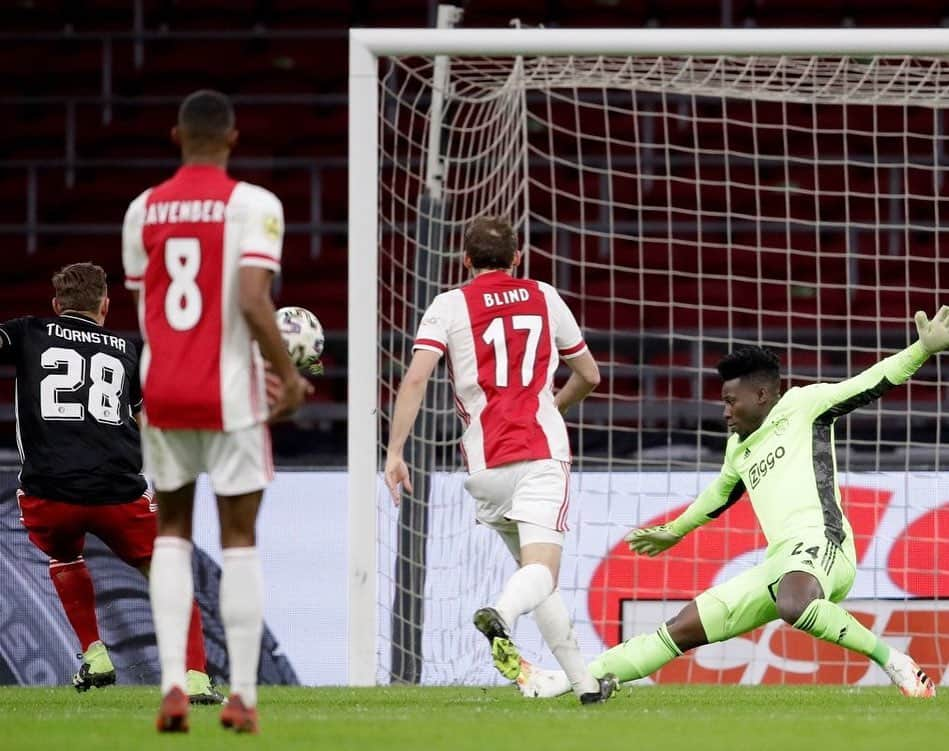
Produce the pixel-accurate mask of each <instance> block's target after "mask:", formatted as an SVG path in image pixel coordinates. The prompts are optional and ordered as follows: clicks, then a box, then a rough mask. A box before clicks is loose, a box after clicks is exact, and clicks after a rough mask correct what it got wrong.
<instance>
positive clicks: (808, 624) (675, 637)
mask: <svg viewBox="0 0 949 751" xmlns="http://www.w3.org/2000/svg"><path fill="white" fill-rule="evenodd" d="M916 328H917V330H918V331H919V340H918V341H917V342H915V343H914V344H912V345H910V346H909V347H907V348H906V349H904V350H903V351H902V352H898V353H896V354H895V355H892V356H890V357H887V358H886V359H884V360H882V361H880V362H878V363H877V364H876V365H873V366H872V367H870V368H868V369H867V370H865V371H864V372H862V373H860V374H859V375H857V376H855V377H853V378H850V379H848V380H846V381H842V382H840V383H818V384H814V385H811V386H805V387H801V388H792V389H790V390H789V391H788V392H787V393H785V394H783V395H782V394H781V390H780V373H779V361H778V358H777V355H775V354H774V353H773V352H770V351H768V350H766V349H762V348H761V347H743V348H741V349H738V350H736V351H734V352H732V353H731V354H729V355H727V356H726V357H724V358H723V359H722V361H721V362H720V363H719V364H718V366H717V369H718V372H719V375H721V377H722V380H723V384H722V401H723V402H724V403H725V409H724V417H725V421H726V422H727V424H728V428H729V430H730V432H731V433H732V435H731V436H730V437H729V439H728V443H727V445H726V448H725V460H724V463H723V465H722V470H721V473H720V474H719V476H718V477H717V478H716V479H715V481H714V482H712V484H711V485H709V486H708V487H707V488H706V489H705V490H704V491H703V492H702V493H701V494H700V495H699V497H698V498H696V499H695V501H694V502H693V503H692V504H691V505H690V506H689V507H688V508H687V509H686V510H685V511H684V512H683V513H682V514H681V515H680V516H678V517H677V518H675V519H673V520H672V521H670V522H669V523H667V524H662V525H659V526H655V527H646V528H643V529H634V530H633V531H631V532H630V533H629V534H628V535H627V536H626V538H625V539H626V541H627V542H628V543H629V547H630V549H631V550H633V551H635V552H637V553H640V554H644V555H648V556H655V555H659V554H660V553H662V552H663V551H665V550H668V549H669V548H671V547H672V546H674V545H675V544H676V543H678V542H679V540H681V539H682V538H683V537H684V536H685V535H687V534H688V533H689V532H691V531H692V530H694V529H696V528H697V527H700V526H701V525H703V524H707V523H708V522H710V521H712V520H713V519H716V518H718V516H720V515H721V514H722V513H723V512H724V511H725V510H726V509H728V508H729V506H731V505H732V504H733V503H735V502H736V501H737V500H738V499H739V498H740V497H741V495H742V494H743V493H744V492H745V491H746V490H747V491H748V494H749V496H750V498H751V504H752V506H753V507H754V511H755V515H756V516H757V518H758V523H759V524H760V525H761V529H762V531H763V532H764V535H765V538H766V539H767V541H768V549H767V554H766V557H765V560H764V561H763V562H762V563H761V564H759V565H757V566H755V567H754V568H752V569H749V570H748V571H746V572H744V573H742V574H739V575H738V576H736V577H735V578H733V579H731V580H729V581H726V582H724V583H722V584H720V585H718V586H715V587H712V588H711V589H709V590H707V591H706V592H703V593H702V594H700V595H699V596H698V597H696V598H695V599H694V600H693V601H692V602H690V603H689V604H688V605H686V606H685V607H684V608H683V609H682V611H681V612H679V614H678V615H676V616H675V617H674V618H672V619H671V620H669V621H668V622H667V623H664V624H663V625H662V626H660V627H659V629H658V631H656V632H654V633H651V634H641V635H639V636H636V637H633V638H632V639H629V640H628V641H626V642H623V643H622V644H619V645H617V646H615V647H613V648H612V649H610V650H608V651H606V652H604V653H603V654H601V655H600V656H599V657H597V658H596V659H595V660H594V661H593V663H592V664H591V665H590V670H591V672H592V674H593V676H594V677H596V678H600V677H602V676H604V675H606V674H607V673H612V674H614V675H616V676H617V678H618V680H619V681H620V682H624V681H631V680H635V679H637V678H643V677H645V676H647V675H650V674H652V673H654V672H655V671H657V670H659V668H661V667H662V666H663V665H665V664H666V663H668V662H670V661H671V660H674V659H675V658H676V657H678V656H679V655H681V654H682V653H684V652H687V651H688V650H690V649H695V648H696V647H700V646H702V645H704V644H710V643H713V642H720V641H725V640H726V639H730V638H732V637H733V636H738V635H740V634H744V633H746V632H748V631H751V630H752V629H755V628H757V627H759V626H762V625H764V624H766V623H768V622H770V621H773V620H776V619H778V618H780V619H781V620H783V621H785V622H787V623H789V624H790V625H792V626H793V627H794V628H796V629H799V630H800V631H804V632H806V633H808V634H810V635H811V636H813V637H815V638H817V639H822V640H824V641H828V642H831V643H833V644H839V645H840V646H841V647H845V648H846V649H850V650H852V651H854V652H859V653H860V654H863V655H866V656H867V657H869V658H870V659H871V660H873V661H874V662H875V663H876V664H877V665H879V666H880V667H881V668H882V669H883V670H884V671H885V672H886V674H887V675H888V676H889V677H890V680H892V681H893V683H894V684H895V685H896V686H897V687H898V688H899V689H900V691H902V692H903V694H904V695H905V696H912V697H927V698H928V697H933V696H935V694H936V689H935V686H934V685H933V682H932V680H930V678H929V677H928V676H927V675H926V674H925V673H924V672H923V671H922V670H921V669H920V667H919V665H917V664H916V663H915V662H914V661H913V660H912V659H911V658H910V657H909V656H908V655H905V654H903V653H901V652H899V651H897V650H896V649H894V648H893V647H891V646H889V645H887V644H885V643H884V642H883V641H881V640H880V639H879V638H877V636H876V635H874V634H873V633H872V632H871V631H869V630H868V629H867V628H866V627H864V626H863V625H862V624H860V623H859V622H858V621H857V620H855V619H854V618H853V617H852V616H851V615H850V614H849V613H848V612H847V611H846V610H844V609H843V608H841V607H840V606H839V605H838V604H837V603H838V602H840V601H841V600H843V599H844V598H845V597H846V596H847V593H848V592H849V591H850V588H851V586H852V585H853V581H854V576H855V575H856V555H855V551H854V544H853V532H852V530H851V528H850V523H849V522H848V521H847V519H846V517H844V515H843V512H842V511H841V505H840V490H839V488H838V486H837V461H836V457H835V455H834V428H833V425H834V421H835V420H836V419H837V418H838V417H840V416H841V415H845V414H847V413H848V412H851V411H852V410H854V409H857V408H858V407H862V406H864V405H866V404H868V403H869V402H871V401H872V400H874V399H877V398H879V397H880V396H882V395H883V394H884V393H886V392H887V391H888V390H889V389H891V388H892V387H894V386H896V385H898V384H901V383H904V382H905V381H907V380H908V379H909V378H910V376H912V375H913V373H915V372H916V371H917V370H918V369H919V367H920V366H921V365H922V364H923V363H924V362H925V361H926V359H927V358H928V357H929V356H930V355H932V354H935V353H937V352H941V351H943V350H946V349H949V306H942V308H940V310H939V312H938V313H937V314H936V315H935V317H934V319H933V320H932V321H930V320H929V319H928V318H927V317H926V314H925V313H923V312H918V313H916ZM561 676H562V674H561V673H560V671H551V670H542V669H539V668H537V667H535V666H532V665H530V664H529V663H527V662H526V661H525V662H523V663H522V670H521V675H520V676H519V677H518V679H517V683H518V686H519V688H520V690H521V692H522V693H523V694H524V695H525V696H531V697H549V696H556V695H558V694H560V693H563V692H565V691H567V690H569V689H570V684H569V682H566V681H565V680H564V679H563V678H562V677H561Z"/></svg>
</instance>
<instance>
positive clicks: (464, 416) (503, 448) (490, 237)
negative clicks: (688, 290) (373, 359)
mask: <svg viewBox="0 0 949 751" xmlns="http://www.w3.org/2000/svg"><path fill="white" fill-rule="evenodd" d="M519 261H520V252H519V251H518V249H517V238H516V236H515V234H514V230H513V228H512V227H511V225H510V224H509V223H507V222H506V221H504V220H501V219H498V218H495V217H481V218H478V219H475V220H474V221H472V222H471V224H470V225H469V227H468V229H467V231H466V233H465V259H464V263H465V267H466V268H467V269H469V270H470V271H471V272H472V274H473V279H472V280H471V281H470V282H469V283H468V284H466V285H465V286H463V287H460V288H458V289H453V290H449V291H448V292H445V293H443V294H441V295H438V296H437V297H436V298H435V300H434V301H433V302H432V304H431V305H430V306H429V308H428V310H426V311H425V314H424V315H423V317H422V322H421V324H420V325H419V329H418V335H417V337H416V339H415V346H414V348H413V350H414V354H413V356H412V362H411V364H410V365H409V369H408V370H407V371H406V373H405V376H404V378H403V379H402V385H401V387H400V388H399V393H398V396H397V397H396V403H395V410H394V414H393V417H392V425H391V430H390V434H389V447H388V455H387V457H386V467H385V477H386V484H387V485H388V486H389V489H390V490H391V492H392V498H393V500H394V501H395V502H396V503H399V500H400V495H399V494H400V488H399V486H400V485H402V486H404V487H405V488H406V490H408V491H410V492H411V490H412V483H411V478H410V476H409V471H408V467H407V466H406V464H405V461H404V459H403V451H404V446H405V442H406V440H407V439H408V436H409V433H410V432H411V430H412V425H413V424H414V423H415V418H416V416H417V415H418V411H419V408H420V407H421V404H422V399H423V397H424V395H425V388H426V386H427V384H428V380H429V378H430V377H431V375H432V373H433V372H434V370H435V366H436V365H437V364H438V361H439V359H440V358H441V357H442V355H447V357H448V360H449V368H450V373H451V379H452V385H453V387H454V391H455V406H456V408H457V410H458V415H459V417H460V418H461V420H462V422H463V423H464V425H465V431H464V435H463V437H462V450H463V452H464V455H465V460H466V462H467V464H468V471H469V473H470V477H469V478H468V481H467V482H466V483H465V487H466V489H467V490H468V492H469V493H470V494H471V495H472V496H473V497H474V499H475V502H476V504H477V518H478V521H479V522H481V523H482V524H486V525H488V526H490V527H491V528H493V529H494V530H495V531H497V532H498V534H500V535H501V538H502V539H503V540H504V542H505V544H506V545H507V547H508V549H509V550H510V551H511V554H512V555H513V556H514V558H515V560H517V561H518V563H519V566H520V568H519V569H518V571H517V572H516V573H515V574H514V575H513V576H512V577H511V578H510V579H509V580H508V582H507V584H506V585H505V587H504V591H503V592H502V593H501V595H500V597H499V598H498V599H497V601H496V602H495V604H494V606H493V607H486V608H481V609H480V610H478V612H477V613H475V618H474V621H475V626H476V627H477V628H478V629H479V630H480V631H481V632H482V633H483V634H484V635H485V636H486V637H487V638H488V640H489V642H490V643H491V652H492V656H493V658H494V664H495V666H496V667H497V668H498V670H499V671H500V672H501V674H502V675H504V676H505V677H506V678H508V679H510V680H518V679H519V678H520V663H521V660H520V655H519V653H518V651H517V648H516V647H515V646H514V644H513V642H512V641H511V634H512V633H513V631H514V625H515V623H516V621H517V618H518V617H519V616H521V615H522V614H524V613H528V612H533V613H534V617H535V619H536V621H537V625H538V627H539V629H540V632H541V634H542V635H543V637H544V640H545V641H546V642H547V645H548V646H549V647H550V649H551V651H552V652H553V653H554V656H555V657H556V658H557V660H558V662H560V664H561V666H562V667H563V669H564V671H565V672H566V673H567V675H568V676H570V680H571V684H572V686H573V689H574V692H575V693H576V694H577V696H578V697H579V698H580V700H581V701H582V702H583V703H585V704H587V703H594V702H599V701H603V700H605V699H606V698H608V697H609V696H610V694H611V693H612V691H613V688H614V682H613V681H612V680H611V678H610V677H607V678H604V679H603V680H601V681H597V679H595V678H593V676H592V675H591V674H590V672H589V671H588V670H587V668H586V665H585V664H584V662H583V658H582V656H581V654H580V649H579V647H578V646H577V641H576V637H575V636H574V633H573V627H572V625H571V623H570V617H569V615H568V613H567V609H566V607H565V605H564V603H563V600H562V598H561V596H560V592H559V590H558V589H557V577H558V574H559V570H560V558H561V552H562V549H563V538H564V531H565V530H566V528H567V527H566V516H567V505H568V502H569V494H570V444H569V441H568V440H567V428H566V425H565V424H564V421H563V417H562V414H563V413H564V412H566V410H567V409H569V408H570V407H571V406H572V405H574V404H577V403H578V402H580V401H582V400H583V399H584V398H585V397H586V396H587V395H588V394H589V393H590V392H591V391H592V390H593V389H594V388H595V387H596V385H597V384H598V383H599V381H600V373H599V369H598V368H597V365H596V361H595V360H594V359H593V356H592V355H591V354H590V351H589V350H588V349H587V346H586V344H585V343H584V341H583V336H582V334H581V333H580V328H579V327H578V326H577V322H576V320H575V319H574V317H573V314H572V313H571V312H570V309H569V308H568V307H567V305H566V303H564V301H563V299H561V297H560V295H559V294H557V291H556V290H555V289H554V288H553V287H551V286H550V285H548V284H544V283H543V282H536V281H533V280H531V279H518V278H515V277H514V276H513V274H512V272H513V270H514V267H516V266H517V265H518V263H519ZM560 360H563V361H564V362H566V364H567V365H568V366H569V367H570V369H571V371H572V373H571V375H570V378H569V379H568V380H567V382H566V384H565V385H564V387H563V388H562V389H561V390H560V391H559V392H557V394H556V395H554V392H553V379H554V373H555V372H556V370H557V366H558V365H559V363H560Z"/></svg>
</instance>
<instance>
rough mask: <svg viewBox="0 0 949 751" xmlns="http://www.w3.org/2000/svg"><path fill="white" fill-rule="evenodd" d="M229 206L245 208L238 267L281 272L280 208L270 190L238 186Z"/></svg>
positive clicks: (281, 214) (246, 185)
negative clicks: (239, 204) (240, 205)
mask: <svg viewBox="0 0 949 751" xmlns="http://www.w3.org/2000/svg"><path fill="white" fill-rule="evenodd" d="M235 193H236V194H238V195H235V196H233V197H232V198H231V202H232V203H237V202H239V203H242V204H244V209H245V215H244V226H243V227H242V228H241V239H240V245H239V246H238V252H239V258H238V265H239V266H258V267H260V268H264V269H269V270H270V271H273V272H274V273H275V274H277V273H279V272H280V260H281V257H282V254H283V204H281V203H280V199H279V198H277V196H275V195H274V194H273V193H271V192H270V191H269V190H266V189H264V188H261V187H260V186H258V185H251V184H250V183H239V184H238V186H237V188H235Z"/></svg>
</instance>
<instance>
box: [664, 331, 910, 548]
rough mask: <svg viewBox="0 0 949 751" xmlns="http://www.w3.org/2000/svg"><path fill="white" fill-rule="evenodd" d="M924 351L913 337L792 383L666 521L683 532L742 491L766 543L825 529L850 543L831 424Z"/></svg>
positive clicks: (896, 379)
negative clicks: (866, 362)
mask: <svg viewBox="0 0 949 751" xmlns="http://www.w3.org/2000/svg"><path fill="white" fill-rule="evenodd" d="M927 357H928V354H927V353H926V350H925V349H924V348H923V346H922V345H921V344H920V343H919V342H916V343H915V344H913V345H911V346H909V347H907V348H906V349H904V350H903V351H901V352H897V353H896V354H895V355H891V356H890V357H887V358H886V359H885V360H881V361H880V362H878V363H877V364H876V365H874V366H872V367H870V368H868V369H867V370H865V371H863V372H862V373H860V374H859V375H857V376H855V377H853V378H849V379H847V380H846V381H841V382H840V383H817V384H814V385H812V386H804V387H800V388H792V389H790V390H788V391H787V393H785V394H784V395H783V396H782V397H781V399H780V400H779V401H778V402H777V404H775V405H774V407H773V408H772V409H771V411H770V412H769V413H768V416H767V417H766V418H765V419H764V422H763V423H762V424H761V426H760V427H759V428H758V429H757V430H756V431H755V432H753V433H751V434H750V435H749V436H747V437H746V438H745V440H740V439H739V437H738V435H737V434H733V435H732V436H731V437H730V438H729V439H728V444H727V445H726V448H725V461H724V463H723V465H722V471H721V473H720V474H719V476H718V477H717V478H716V479H715V481H714V482H712V484H711V485H709V486H708V487H707V488H706V489H705V490H704V491H703V492H702V493H701V495H699V497H698V498H696V499H695V501H694V502H693V503H692V504H691V505H690V506H689V507H688V508H687V509H686V510H685V511H684V512H683V513H682V515H681V516H679V517H678V518H677V519H675V520H674V521H673V522H671V524H670V526H671V527H672V529H673V531H675V532H676V533H678V534H685V533H687V532H689V531H691V530H693V529H695V528H696V527H698V526H700V525H702V524H705V523H706V522H708V521H710V520H712V519H714V518H716V517H718V516H719V515H720V514H722V512H724V511H725V510H726V509H727V508H728V507H729V506H731V505H732V504H733V503H735V502H736V501H737V500H738V499H739V498H740V497H741V495H742V494H743V493H744V492H745V490H747V491H748V495H749V496H750V498H751V504H752V506H753V507H754V510H755V515H756V516H757V517H758V523H759V524H760V525H761V529H762V531H763V532H764V535H765V537H766V538H767V540H768V545H769V547H773V546H775V545H778V544H780V543H782V542H785V541H786V540H788V538H790V537H796V536H799V535H800V534H801V533H802V532H813V531H815V530H819V529H821V528H823V531H824V534H825V535H826V537H827V539H829V540H831V541H833V542H835V543H836V544H837V545H842V544H843V543H844V541H845V540H846V541H848V545H847V547H850V545H851V544H852V535H853V533H852V531H851V529H850V523H849V522H848V521H847V519H846V517H844V515H843V512H842V510H841V506H840V489H839V487H838V485H837V458H836V455H835V452H834V421H835V420H836V419H837V418H838V417H840V416H841V415H845V414H847V413H848V412H851V411H852V410H854V409H857V408H858V407H862V406H864V405H865V404H867V403H869V402H870V401H872V400H874V399H877V398H879V397H880V396H881V395H882V394H883V393H885V392H886V391H888V390H889V389H890V388H892V387H893V386H895V385H897V384H900V383H903V382H905V381H906V380H907V379H909V377H910V376H911V375H913V373H915V372H916V370H917V369H918V368H919V367H920V365H922V364H923V362H925V360H926V358H927Z"/></svg>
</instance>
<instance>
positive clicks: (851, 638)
mask: <svg viewBox="0 0 949 751" xmlns="http://www.w3.org/2000/svg"><path fill="white" fill-rule="evenodd" d="M848 553H849V554H848ZM781 555H782V556H783V557H784V558H785V567H786V569H787V573H786V574H785V575H784V576H783V577H782V578H781V582H780V583H779V584H778V588H777V601H776V606H777V611H778V615H779V616H780V617H781V619H782V620H784V621H785V622H786V623H788V624H790V625H791V626H793V627H794V628H796V629H798V630H800V631H804V632H805V633H808V634H810V635H811V636H814V637H815V638H817V639H821V640H822V641H827V642H830V643H831V644H839V645H840V646H841V647H844V648H845V649H849V650H851V651H854V652H858V653H859V654H862V655H866V656H867V657H869V658H870V659H871V660H873V662H875V663H876V664H877V665H879V666H880V667H881V668H883V670H884V671H885V672H886V674H887V675H888V676H889V677H890V680H892V681H893V683H894V684H895V685H896V686H897V687H898V688H899V689H900V691H902V692H903V694H904V695H906V696H914V697H925V698H928V697H932V696H935V693H936V690H935V686H934V684H933V682H932V680H930V678H929V676H927V675H926V674H925V673H924V672H923V671H922V670H921V669H920V667H919V665H917V664H916V663H915V662H914V661H913V660H912V658H910V657H909V656H908V655H905V654H903V653H902V652H899V651H898V650H896V649H893V648H892V647H890V646H889V645H888V644H887V643H886V642H884V641H883V640H882V639H880V638H879V637H877V635H876V634H874V633H873V632H872V631H870V629H868V628H867V627H866V626H864V625H863V624H862V623H860V622H859V621H858V620H857V619H856V618H854V617H853V616H852V615H851V614H850V613H848V612H847V611H846V610H844V609H843V608H842V607H840V606H839V605H838V604H837V602H839V601H840V600H842V599H843V598H844V597H845V596H846V595H847V593H848V592H849V591H850V588H851V586H852V585H853V580H854V577H855V575H856V566H855V565H854V563H853V561H852V548H851V550H849V551H847V550H844V549H841V548H840V547H839V546H837V545H836V544H834V543H833V542H830V541H828V540H826V539H824V538H823V537H821V536H817V537H815V538H814V539H802V540H799V541H794V542H792V543H788V544H786V545H785V546H783V549H782V551H781Z"/></svg>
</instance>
